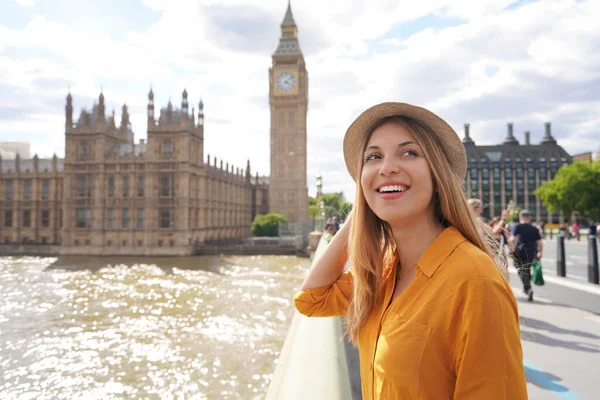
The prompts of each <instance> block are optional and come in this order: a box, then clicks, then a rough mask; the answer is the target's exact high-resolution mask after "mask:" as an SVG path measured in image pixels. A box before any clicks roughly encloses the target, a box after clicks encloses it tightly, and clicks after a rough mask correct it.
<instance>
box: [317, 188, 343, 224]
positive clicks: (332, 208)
mask: <svg viewBox="0 0 600 400" xmlns="http://www.w3.org/2000/svg"><path fill="white" fill-rule="evenodd" d="M321 201H322V202H323V208H324V209H325V218H329V217H333V216H338V217H339V215H340V195H339V194H338V193H330V194H324V195H323V196H321Z"/></svg>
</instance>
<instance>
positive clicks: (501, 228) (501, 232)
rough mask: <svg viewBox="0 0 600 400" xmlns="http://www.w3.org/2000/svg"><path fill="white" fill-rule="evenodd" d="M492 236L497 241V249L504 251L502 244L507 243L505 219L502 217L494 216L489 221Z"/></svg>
mask: <svg viewBox="0 0 600 400" xmlns="http://www.w3.org/2000/svg"><path fill="white" fill-rule="evenodd" d="M488 225H489V228H490V229H491V232H492V236H493V237H494V238H495V239H496V240H497V241H498V249H499V250H500V251H502V252H503V251H504V245H506V244H508V231H507V230H506V221H505V220H504V218H502V217H494V218H492V219H491V220H490V222H489V224H488Z"/></svg>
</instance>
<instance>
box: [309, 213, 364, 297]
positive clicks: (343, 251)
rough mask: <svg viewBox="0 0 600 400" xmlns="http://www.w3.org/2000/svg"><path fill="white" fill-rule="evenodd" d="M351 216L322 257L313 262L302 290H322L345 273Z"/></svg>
mask: <svg viewBox="0 0 600 400" xmlns="http://www.w3.org/2000/svg"><path fill="white" fill-rule="evenodd" d="M351 218H352V216H351V215H349V216H348V218H347V219H346V223H344V225H343V226H342V228H341V229H340V230H339V231H338V232H337V233H336V234H335V236H334V237H333V239H331V241H330V242H329V244H328V245H327V247H326V248H325V251H324V252H323V253H322V254H321V256H320V257H319V258H318V259H317V260H315V261H313V264H312V267H311V269H310V270H309V271H308V274H307V275H306V278H304V282H303V283H302V286H301V288H300V290H308V289H314V288H320V287H324V286H329V285H331V284H333V283H334V282H335V281H336V280H337V279H338V278H339V277H340V275H342V273H343V272H344V266H345V265H346V262H347V261H348V234H349V233H350V220H351Z"/></svg>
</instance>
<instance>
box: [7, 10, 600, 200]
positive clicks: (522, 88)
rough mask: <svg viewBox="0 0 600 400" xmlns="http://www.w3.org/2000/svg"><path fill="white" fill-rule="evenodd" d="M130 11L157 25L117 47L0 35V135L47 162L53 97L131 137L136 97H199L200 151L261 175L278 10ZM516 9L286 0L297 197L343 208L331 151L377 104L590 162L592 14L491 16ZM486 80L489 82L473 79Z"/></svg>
mask: <svg viewBox="0 0 600 400" xmlns="http://www.w3.org/2000/svg"><path fill="white" fill-rule="evenodd" d="M27 3H29V2H27ZM31 3H33V2H31ZM143 3H144V4H145V5H146V6H147V7H150V8H151V9H153V10H155V11H157V12H159V13H161V14H160V18H159V19H158V21H156V22H155V23H153V24H152V25H151V26H148V27H147V29H144V30H141V31H131V32H129V33H128V34H127V35H126V36H125V38H119V39H118V40H117V39H115V38H114V37H113V36H111V33H110V32H98V31H82V30H81V29H77V28H76V27H75V26H71V25H66V24H61V23H59V22H57V21H53V20H51V19H49V18H48V17H43V16H39V15H37V14H36V13H35V12H32V14H31V20H30V21H29V23H28V24H27V25H26V26H25V27H24V28H22V29H11V28H8V27H3V26H0V92H2V95H1V96H0V122H1V123H0V137H1V138H2V139H18V138H23V137H31V138H32V140H31V141H32V149H33V151H37V152H39V153H40V154H41V155H43V156H50V155H51V153H52V152H54V151H58V152H59V154H60V153H62V151H61V150H60V149H61V143H63V140H64V134H63V129H64V120H63V113H64V96H65V95H66V89H67V87H68V86H69V85H70V86H71V91H72V93H73V95H74V99H75V100H74V101H75V106H76V115H78V112H79V109H80V108H81V107H84V106H85V107H87V108H90V107H91V106H92V103H93V99H95V98H97V96H98V94H99V88H100V86H101V85H103V86H104V94H105V96H106V99H107V102H108V107H107V109H108V110H109V112H110V110H111V108H112V107H115V108H116V109H117V120H119V119H120V107H121V105H122V104H123V103H124V102H126V103H127V104H128V106H129V109H130V113H131V115H132V122H133V128H134V131H135V133H136V137H137V138H138V139H139V138H143V137H145V133H144V132H145V130H146V116H145V107H146V101H147V100H146V93H147V91H148V88H149V86H150V85H151V84H152V86H153V90H154V93H155V95H156V98H155V99H156V103H157V104H158V105H161V106H165V105H166V103H167V102H168V100H169V98H171V100H172V102H173V103H174V104H175V105H179V103H180V101H181V91H182V90H183V88H184V87H185V88H187V90H188V92H189V95H190V102H191V104H192V105H193V106H194V107H196V108H197V103H198V100H199V99H200V98H201V97H202V99H203V101H204V104H205V113H206V130H205V153H210V154H211V156H215V155H216V156H217V157H218V158H219V159H221V158H223V159H224V160H225V161H228V162H230V163H233V164H234V165H235V166H239V167H245V164H246V159H247V158H250V160H251V162H252V169H253V170H254V171H256V170H257V169H258V170H259V171H260V172H261V173H263V174H265V173H268V169H269V106H268V81H267V79H268V74H267V71H268V68H269V66H270V56H271V53H272V52H273V51H274V50H275V48H276V45H277V41H278V35H279V23H280V22H281V20H282V18H283V15H284V12H285V7H286V4H285V2H261V1H258V0H255V1H247V0H227V1H223V0H210V1H198V0H186V1H178V2H171V1H167V0H144V1H143ZM516 3H518V2H517V1H512V0H511V1H509V0H504V1H496V0H484V1H479V2H477V4H475V3H473V2H472V1H468V0H460V1H458V0H457V1H451V2H450V1H447V0H446V1H443V0H435V1H426V2H413V3H406V2H403V3H402V4H401V3H400V2H397V1H392V0H381V1H372V0H369V1H367V0H361V1H355V2H351V3H349V4H347V5H346V6H345V7H340V6H339V4H338V3H336V2H323V1H317V0H306V1H303V2H293V9H294V16H295V19H296V22H297V23H298V26H299V34H300V43H301V46H302V48H303V50H304V54H305V58H306V62H307V67H308V71H309V76H310V89H309V93H310V100H309V120H308V146H309V147H308V153H309V154H308V175H309V176H308V181H309V190H310V193H311V194H314V192H315V176H316V174H317V173H318V172H321V173H322V174H323V177H324V182H325V190H326V191H342V190H343V191H344V192H345V194H346V197H347V198H349V199H353V198H354V195H353V190H354V185H353V182H352V180H351V178H349V177H348V175H347V173H346V170H345V165H344V162H343V156H342V154H341V147H342V146H341V141H342V137H343V134H344V132H345V130H346V128H347V126H348V125H349V124H350V123H351V122H352V120H353V119H354V118H355V117H356V116H357V115H358V114H359V113H360V112H361V111H362V110H364V109H365V108H367V107H369V106H371V105H373V104H375V103H378V102H382V101H389V100H393V101H406V102H411V103H416V104H419V105H424V106H427V107H429V108H431V109H432V110H433V111H435V112H438V113H439V114H440V115H441V116H443V117H444V118H446V119H447V120H448V121H449V123H451V125H452V126H454V127H455V129H456V130H457V132H458V133H459V135H462V124H463V123H466V122H469V123H471V133H472V137H473V138H474V139H475V140H476V142H478V143H481V144H484V143H486V144H491V143H497V142H499V141H501V140H502V139H503V138H504V136H505V132H506V122H514V123H515V131H516V132H515V133H516V134H517V133H518V134H520V133H519V132H521V130H522V129H523V130H524V129H529V130H531V131H532V141H533V142H536V141H538V140H539V139H540V138H541V136H542V135H543V123H544V122H545V121H552V122H553V127H555V128H554V129H555V130H554V132H555V135H556V137H557V139H558V141H559V143H560V144H561V145H563V146H564V147H565V148H566V149H567V151H569V152H571V153H577V152H582V151H585V150H593V151H595V150H596V149H597V147H598V145H599V142H600V120H599V119H598V117H597V116H596V115H595V114H594V113H593V112H591V111H590V110H597V109H598V102H600V98H599V97H598V93H600V38H599V37H598V35H597V34H596V32H595V28H594V27H595V26H596V24H597V20H598V19H600V5H599V3H598V2H596V1H591V0H588V1H580V2H577V1H575V0H547V1H538V2H531V3H528V4H524V5H521V6H518V5H517V7H516V8H514V9H511V8H509V9H507V7H508V6H511V5H513V6H515V5H516ZM124 18H125V20H127V19H128V18H130V19H135V18H136V15H126V16H124ZM427 21H433V22H431V23H428V22H427ZM436 21H451V23H450V25H455V26H450V27H446V28H443V27H440V26H436V25H435V23H436ZM403 22H407V24H405V25H402V23H403ZM410 24H413V25H410ZM415 27H416V28H415ZM390 32H396V34H395V35H392V34H391V33H390ZM15 49H17V50H19V51H29V54H31V55H30V56H23V55H20V56H17V55H15V52H14V50H15ZM491 67H493V68H494V70H495V71H496V73H494V74H488V73H486V71H487V70H488V68H491ZM11 115H12V117H11ZM24 135H29V136H24ZM582 137H583V139H581V138H582ZM577 138H579V139H577ZM205 156H206V154H205Z"/></svg>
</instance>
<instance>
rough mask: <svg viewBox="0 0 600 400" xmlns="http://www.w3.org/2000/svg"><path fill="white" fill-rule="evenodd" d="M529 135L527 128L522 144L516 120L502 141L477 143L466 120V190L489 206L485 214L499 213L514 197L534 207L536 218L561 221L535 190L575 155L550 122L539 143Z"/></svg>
mask: <svg viewBox="0 0 600 400" xmlns="http://www.w3.org/2000/svg"><path fill="white" fill-rule="evenodd" d="M529 139H530V133H529V132H525V143H524V144H520V143H519V141H518V140H517V139H516V138H515V136H514V134H513V124H512V123H509V124H508V132H507V136H506V138H505V139H504V142H503V143H502V144H499V145H494V146H477V145H476V144H475V142H474V141H473V139H472V138H471V137H470V133H469V124H465V136H464V138H463V144H464V146H465V150H466V152H467V176H466V179H465V183H466V189H467V194H468V196H469V197H477V198H479V199H481V201H482V202H483V203H484V205H485V206H487V208H486V209H485V210H484V215H485V216H486V217H489V218H492V217H494V216H497V215H500V213H501V212H502V210H503V209H505V208H506V207H507V206H508V204H509V202H511V201H512V202H513V203H514V204H515V205H517V206H519V207H521V208H526V209H528V210H531V212H532V213H533V214H534V216H535V219H536V220H537V221H541V220H544V221H546V222H548V223H556V222H559V215H558V214H554V215H550V214H549V213H548V211H547V210H546V209H545V208H544V206H543V204H542V203H541V202H540V200H539V199H538V198H537V197H536V196H535V195H534V194H533V192H534V190H535V189H537V188H538V187H540V185H541V184H542V183H544V182H545V181H548V180H551V179H552V178H554V176H555V175H556V172H557V171H558V169H559V168H560V167H561V166H563V165H565V164H570V163H572V162H573V159H572V157H571V156H570V155H569V154H568V153H567V152H566V151H565V150H564V149H563V148H562V147H560V146H559V145H558V144H557V142H556V140H555V139H554V138H553V137H552V133H551V125H550V122H547V123H546V133H545V136H544V137H543V138H542V141H541V142H540V143H539V144H531V143H530V140H529Z"/></svg>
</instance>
